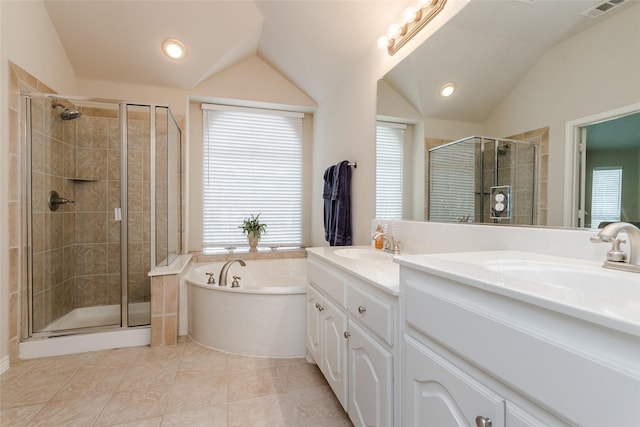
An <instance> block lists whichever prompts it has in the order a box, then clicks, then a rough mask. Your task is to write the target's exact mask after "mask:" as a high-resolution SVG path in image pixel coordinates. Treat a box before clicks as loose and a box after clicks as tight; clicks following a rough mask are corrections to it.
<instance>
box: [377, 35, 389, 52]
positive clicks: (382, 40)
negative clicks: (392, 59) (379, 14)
mask: <svg viewBox="0 0 640 427" xmlns="http://www.w3.org/2000/svg"><path fill="white" fill-rule="evenodd" d="M378 47H379V48H380V49H388V48H389V37H387V36H380V37H378Z"/></svg>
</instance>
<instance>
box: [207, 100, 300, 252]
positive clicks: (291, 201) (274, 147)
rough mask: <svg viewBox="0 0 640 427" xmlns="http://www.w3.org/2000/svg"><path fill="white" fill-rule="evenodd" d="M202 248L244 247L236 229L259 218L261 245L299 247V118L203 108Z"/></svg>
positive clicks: (297, 115)
mask: <svg viewBox="0 0 640 427" xmlns="http://www.w3.org/2000/svg"><path fill="white" fill-rule="evenodd" d="M202 109H203V169H202V170H203V174H202V178H203V182H202V184H203V186H202V187H203V188H202V193H203V236H202V241H203V247H204V248H213V247H224V246H227V245H239V246H245V245H247V237H246V235H244V234H243V233H242V229H241V228H239V226H240V225H241V224H242V221H243V220H244V219H245V218H249V217H250V216H251V215H258V214H260V222H262V223H265V224H267V229H266V234H264V235H263V236H262V237H261V239H260V243H261V244H264V245H266V246H276V245H280V246H301V245H302V118H303V114H301V113H293V112H283V111H275V110H258V109H249V108H241V107H230V106H220V105H211V104H202Z"/></svg>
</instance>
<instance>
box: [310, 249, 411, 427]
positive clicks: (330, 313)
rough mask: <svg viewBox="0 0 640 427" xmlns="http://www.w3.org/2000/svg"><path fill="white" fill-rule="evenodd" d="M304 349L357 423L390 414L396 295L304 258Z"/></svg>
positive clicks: (384, 425) (385, 425) (378, 421)
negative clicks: (305, 306) (305, 283)
mask: <svg viewBox="0 0 640 427" xmlns="http://www.w3.org/2000/svg"><path fill="white" fill-rule="evenodd" d="M307 277H308V281H309V286H308V288H307V349H308V353H309V356H310V357H311V358H313V359H314V360H315V362H316V363H317V364H318V366H319V367H320V370H321V371H322V373H323V375H324V376H325V378H326V379H327V382H328V383H329V385H330V386H331V388H332V389H333V391H334V393H335V395H336V397H337V398H338V400H339V401H340V403H341V404H342V406H343V408H344V409H345V411H347V412H348V413H349V418H350V419H351V421H352V422H353V423H354V425H355V426H380V427H390V426H394V425H400V424H399V423H398V421H397V420H396V419H395V418H394V417H395V416H399V413H398V411H397V410H395V408H394V403H395V400H394V396H395V394H396V393H395V388H396V387H397V386H398V385H399V383H397V382H394V377H395V375H396V370H398V365H397V363H398V362H399V357H398V354H397V352H398V350H399V334H398V331H397V330H396V328H397V327H398V325H399V321H398V319H397V316H398V297H397V295H392V294H387V293H386V292H385V291H383V290H381V289H377V288H376V287H375V286H373V285H371V284H370V283H368V282H367V281H365V280H362V279H361V278H359V277H357V276H356V275H354V274H351V273H350V272H349V271H348V270H347V269H341V268H339V267H337V266H335V265H333V264H331V263H329V262H325V261H324V260H322V259H320V258H317V257H314V256H310V257H309V258H308V261H307Z"/></svg>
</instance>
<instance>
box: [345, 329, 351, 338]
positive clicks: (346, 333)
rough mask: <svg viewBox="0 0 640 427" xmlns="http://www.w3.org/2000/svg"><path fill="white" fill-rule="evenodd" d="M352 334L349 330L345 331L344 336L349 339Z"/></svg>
mask: <svg viewBox="0 0 640 427" xmlns="http://www.w3.org/2000/svg"><path fill="white" fill-rule="evenodd" d="M350 336H351V334H350V333H349V332H346V331H345V333H344V338H345V339H349V337H350Z"/></svg>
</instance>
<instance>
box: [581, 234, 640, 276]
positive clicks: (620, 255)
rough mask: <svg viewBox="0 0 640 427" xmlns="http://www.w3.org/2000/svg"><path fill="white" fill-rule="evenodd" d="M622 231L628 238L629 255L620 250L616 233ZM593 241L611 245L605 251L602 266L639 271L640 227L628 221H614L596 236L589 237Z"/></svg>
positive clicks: (619, 241)
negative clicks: (605, 255)
mask: <svg viewBox="0 0 640 427" xmlns="http://www.w3.org/2000/svg"><path fill="white" fill-rule="evenodd" d="M621 231H624V232H625V233H627V237H628V238H629V256H628V257H626V256H625V254H624V252H622V251H621V250H620V243H621V242H622V241H621V240H620V239H618V234H619V233H620V232H621ZM591 241H592V242H594V243H611V244H612V245H613V247H612V248H611V250H610V251H609V252H608V253H607V260H606V261H605V263H604V265H603V267H605V268H614V269H618V270H625V271H633V272H636V273H640V229H639V228H638V227H636V226H635V225H633V224H629V223H628V222H614V223H611V224H609V225H607V226H605V227H604V228H603V229H602V230H600V232H599V233H598V235H597V236H594V237H592V238H591Z"/></svg>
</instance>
